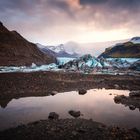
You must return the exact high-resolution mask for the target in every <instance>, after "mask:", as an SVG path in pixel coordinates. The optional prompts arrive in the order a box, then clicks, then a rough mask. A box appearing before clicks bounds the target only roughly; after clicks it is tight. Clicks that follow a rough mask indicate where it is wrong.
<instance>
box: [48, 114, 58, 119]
mask: <svg viewBox="0 0 140 140" xmlns="http://www.w3.org/2000/svg"><path fill="white" fill-rule="evenodd" d="M48 119H51V120H58V119H59V115H58V114H57V113H55V112H50V114H49V116H48Z"/></svg>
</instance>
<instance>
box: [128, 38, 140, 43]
mask: <svg viewBox="0 0 140 140" xmlns="http://www.w3.org/2000/svg"><path fill="white" fill-rule="evenodd" d="M130 42H132V43H134V44H140V37H133V38H132V39H131V40H130Z"/></svg>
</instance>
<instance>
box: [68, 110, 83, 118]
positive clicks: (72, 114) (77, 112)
mask: <svg viewBox="0 0 140 140" xmlns="http://www.w3.org/2000/svg"><path fill="white" fill-rule="evenodd" d="M69 114H70V115H71V116H73V117H75V118H78V117H80V115H81V112H80V111H74V110H70V111H69Z"/></svg>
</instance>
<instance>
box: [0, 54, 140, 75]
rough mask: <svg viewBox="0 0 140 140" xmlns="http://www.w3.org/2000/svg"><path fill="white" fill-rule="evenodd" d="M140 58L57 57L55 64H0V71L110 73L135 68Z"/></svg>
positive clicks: (139, 69) (137, 67) (137, 68)
mask: <svg viewBox="0 0 140 140" xmlns="http://www.w3.org/2000/svg"><path fill="white" fill-rule="evenodd" d="M139 62H140V59H138V58H137V59H135V58H107V59H105V58H96V57H93V56H91V55H89V54H88V55H84V56H82V57H79V58H76V59H75V58H67V57H66V58H64V57H63V58H58V63H57V64H54V63H52V64H49V65H41V66H37V65H36V64H35V63H32V65H31V66H30V67H26V66H20V67H13V66H10V67H9V66H0V73H10V72H36V71H75V72H84V73H92V72H96V73H100V72H101V73H102V72H103V73H110V72H113V71H115V70H119V71H121V70H128V69H132V70H137V71H140V68H139Z"/></svg>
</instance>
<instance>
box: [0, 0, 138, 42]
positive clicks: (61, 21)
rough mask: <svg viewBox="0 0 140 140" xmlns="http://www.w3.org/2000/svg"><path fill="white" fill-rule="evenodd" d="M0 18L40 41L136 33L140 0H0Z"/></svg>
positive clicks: (99, 39) (102, 38)
mask: <svg viewBox="0 0 140 140" xmlns="http://www.w3.org/2000/svg"><path fill="white" fill-rule="evenodd" d="M0 20H1V22H3V24H4V25H5V26H6V27H7V28H9V29H10V30H17V31H18V32H19V33H20V34H22V35H23V36H24V37H25V38H27V39H28V40H30V41H32V42H39V43H41V44H50V45H52V44H60V43H65V42H68V41H75V42H78V43H88V42H104V41H112V40H121V39H127V38H131V37H133V36H139V35H140V33H139V31H140V0H0Z"/></svg>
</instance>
